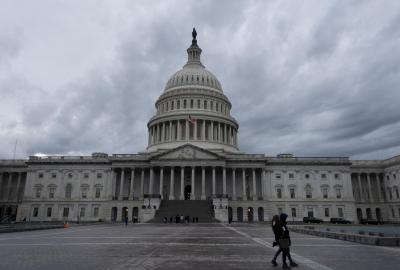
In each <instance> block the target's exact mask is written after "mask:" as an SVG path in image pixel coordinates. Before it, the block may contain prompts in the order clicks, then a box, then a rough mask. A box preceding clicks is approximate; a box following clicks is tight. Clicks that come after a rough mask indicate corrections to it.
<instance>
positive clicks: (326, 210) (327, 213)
mask: <svg viewBox="0 0 400 270" xmlns="http://www.w3.org/2000/svg"><path fill="white" fill-rule="evenodd" d="M325 217H329V208H325Z"/></svg>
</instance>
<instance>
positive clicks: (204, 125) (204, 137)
mask: <svg viewBox="0 0 400 270" xmlns="http://www.w3.org/2000/svg"><path fill="white" fill-rule="evenodd" d="M201 137H202V138H201V139H202V140H203V141H205V140H206V120H203V130H202V132H201Z"/></svg>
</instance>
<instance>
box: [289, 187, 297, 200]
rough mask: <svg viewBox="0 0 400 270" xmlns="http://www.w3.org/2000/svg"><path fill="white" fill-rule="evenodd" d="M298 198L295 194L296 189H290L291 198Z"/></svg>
mask: <svg viewBox="0 0 400 270" xmlns="http://www.w3.org/2000/svg"><path fill="white" fill-rule="evenodd" d="M295 197H296V193H295V192H294V188H291V189H290V198H291V199H294V198H295Z"/></svg>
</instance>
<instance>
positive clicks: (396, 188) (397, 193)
mask: <svg viewBox="0 0 400 270" xmlns="http://www.w3.org/2000/svg"><path fill="white" fill-rule="evenodd" d="M394 191H395V193H396V198H397V199H398V198H399V195H400V194H399V188H398V187H395V188H394Z"/></svg>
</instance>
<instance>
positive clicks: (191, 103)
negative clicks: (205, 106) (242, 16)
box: [190, 99, 193, 109]
mask: <svg viewBox="0 0 400 270" xmlns="http://www.w3.org/2000/svg"><path fill="white" fill-rule="evenodd" d="M190 109H193V99H191V100H190Z"/></svg>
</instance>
